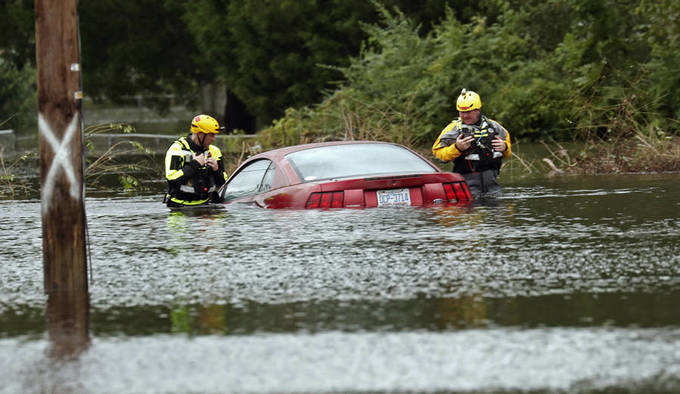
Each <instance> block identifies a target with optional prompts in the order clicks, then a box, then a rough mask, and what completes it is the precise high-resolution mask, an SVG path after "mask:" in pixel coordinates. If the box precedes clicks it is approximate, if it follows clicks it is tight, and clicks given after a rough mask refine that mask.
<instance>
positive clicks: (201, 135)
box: [198, 133, 206, 149]
mask: <svg viewBox="0 0 680 394" xmlns="http://www.w3.org/2000/svg"><path fill="white" fill-rule="evenodd" d="M198 135H199V136H198V141H199V142H200V143H201V148H203V149H205V146H203V142H205V137H206V135H205V133H198ZM201 137H203V138H201Z"/></svg>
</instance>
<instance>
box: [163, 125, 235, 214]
mask: <svg viewBox="0 0 680 394" xmlns="http://www.w3.org/2000/svg"><path fill="white" fill-rule="evenodd" d="M222 129H223V128H221V127H220V125H219V123H217V120H215V118H213V117H211V116H208V115H198V116H195V117H194V118H193V120H192V121H191V127H190V130H191V132H190V133H189V134H188V135H187V136H186V137H182V138H180V139H178V140H177V141H175V142H174V143H173V144H172V145H171V146H170V148H169V149H168V151H167V153H166V154H165V178H166V179H167V181H168V192H167V194H166V195H165V199H164V200H163V202H165V203H166V204H167V205H168V207H171V208H172V207H183V206H194V205H201V204H207V203H218V202H221V200H220V197H219V195H218V194H217V190H218V189H219V187H220V186H222V185H223V184H224V182H226V180H227V177H228V176H227V174H226V173H225V172H224V163H223V162H222V152H221V151H220V149H219V148H218V147H216V146H214V145H212V143H213V142H214V141H215V136H216V135H217V134H218V133H219V132H220V130H222Z"/></svg>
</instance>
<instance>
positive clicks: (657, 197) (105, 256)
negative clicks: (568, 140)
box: [0, 174, 680, 393]
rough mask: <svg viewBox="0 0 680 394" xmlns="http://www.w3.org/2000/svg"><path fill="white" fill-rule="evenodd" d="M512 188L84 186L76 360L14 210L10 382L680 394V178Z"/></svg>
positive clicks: (194, 388) (8, 245) (13, 385)
mask: <svg viewBox="0 0 680 394" xmlns="http://www.w3.org/2000/svg"><path fill="white" fill-rule="evenodd" d="M502 180H503V179H502ZM503 183H504V190H505V192H506V193H505V195H504V197H502V198H500V199H497V200H490V201H482V202H479V203H475V204H473V205H472V206H469V207H447V208H427V209H411V208H402V209H372V210H337V211H270V210H262V209H259V208H254V207H250V206H236V205H230V206H226V207H225V208H224V209H222V210H213V211H204V212H197V213H196V214H191V215H189V214H183V213H176V212H170V211H168V209H167V208H165V207H164V206H163V205H162V204H161V202H160V197H159V196H137V197H129V198H128V197H120V196H119V197H115V196H114V197H109V198H88V199H87V201H86V209H87V215H88V223H89V233H90V244H91V252H92V276H93V281H92V282H91V284H90V305H91V308H90V315H89V325H90V331H89V332H90V345H89V347H88V348H87V349H86V350H85V351H84V352H83V353H82V354H80V356H78V357H75V358H73V359H69V360H55V359H53V358H51V357H49V356H48V353H49V349H50V347H51V346H53V344H51V343H50V339H49V338H48V336H47V334H46V331H47V330H46V323H45V308H46V301H47V297H46V296H45V295H44V294H43V287H42V285H43V283H42V280H43V276H42V255H41V246H42V241H41V222H40V220H41V218H40V203H39V201H2V202H0V209H1V210H2V212H3V215H2V216H0V225H1V227H2V228H3V229H4V230H5V231H4V233H3V237H2V239H3V243H2V245H3V247H2V248H1V249H0V261H2V264H0V371H3V373H2V374H0V392H7V393H14V392H22V393H23V392H244V391H249V392H268V391H308V392H319V391H470V390H472V391H484V390H503V391H505V390H508V391H514V390H535V391H546V390H547V391H562V390H567V391H597V390H608V389H623V390H626V391H635V392H650V391H658V392H668V391H671V392H672V391H680V257H678V252H680V214H679V213H680V175H678V174H669V175H621V176H600V177H585V178H578V177H560V178H554V179H542V180H540V181H535V180H526V181H519V180H518V181H514V182H513V181H512V180H510V181H508V180H507V179H506V180H505V182H503Z"/></svg>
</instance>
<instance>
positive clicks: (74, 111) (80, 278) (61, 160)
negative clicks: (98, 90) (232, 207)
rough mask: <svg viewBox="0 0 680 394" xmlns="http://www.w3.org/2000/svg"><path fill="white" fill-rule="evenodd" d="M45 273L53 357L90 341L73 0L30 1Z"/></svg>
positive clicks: (81, 143) (79, 85)
mask: <svg viewBox="0 0 680 394" xmlns="http://www.w3.org/2000/svg"><path fill="white" fill-rule="evenodd" d="M35 44H36V63H37V68H38V128H39V145H40V179H41V186H42V187H41V203H42V229H43V231H42V236H43V270H44V276H45V282H44V286H45V292H46V293H47V294H48V295H49V300H48V305H47V307H48V308H47V309H48V310H47V323H48V332H49V335H50V337H51V338H52V339H53V340H54V344H55V349H56V353H58V354H60V353H65V354H68V353H71V354H72V353H75V352H78V351H79V350H80V349H82V348H84V346H85V345H86V344H87V342H88V341H89V339H88V324H89V323H88V320H89V319H88V314H89V295H88V283H87V254H86V244H85V226H86V219H85V206H84V201H83V197H84V189H83V156H82V150H83V148H82V145H83V141H82V130H81V114H80V108H81V103H80V101H81V98H82V93H81V76H80V45H79V36H78V14H77V0H35Z"/></svg>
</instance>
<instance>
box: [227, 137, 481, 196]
mask: <svg viewBox="0 0 680 394" xmlns="http://www.w3.org/2000/svg"><path fill="white" fill-rule="evenodd" d="M221 195H222V197H223V198H224V201H225V203H227V204H228V203H234V202H242V203H255V204H257V205H259V206H261V207H266V208H293V209H312V208H370V207H383V206H399V205H414V206H428V205H435V204H452V203H454V204H464V203H468V202H470V201H471V200H472V197H471V196H470V191H469V190H468V187H467V184H466V183H465V180H464V179H463V177H462V176H460V175H459V174H455V173H451V172H442V171H441V170H440V169H439V168H438V167H437V166H436V165H434V164H433V163H432V162H430V161H429V160H427V159H426V158H424V157H423V156H421V155H419V154H418V153H416V152H414V151H413V150H411V149H409V148H407V147H405V146H402V145H398V144H393V143H387V142H375V141H337V142H323V143H314V144H306V145H297V146H290V147H286V148H281V149H275V150H271V151H268V152H264V153H260V154H257V155H255V156H253V157H250V158H249V159H248V160H246V161H245V162H243V164H241V165H240V166H239V168H238V169H237V170H236V171H234V173H233V174H232V176H231V177H230V178H229V180H228V181H227V183H226V184H225V185H224V187H223V188H222V190H221Z"/></svg>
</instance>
